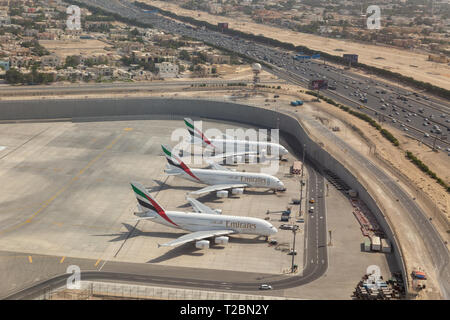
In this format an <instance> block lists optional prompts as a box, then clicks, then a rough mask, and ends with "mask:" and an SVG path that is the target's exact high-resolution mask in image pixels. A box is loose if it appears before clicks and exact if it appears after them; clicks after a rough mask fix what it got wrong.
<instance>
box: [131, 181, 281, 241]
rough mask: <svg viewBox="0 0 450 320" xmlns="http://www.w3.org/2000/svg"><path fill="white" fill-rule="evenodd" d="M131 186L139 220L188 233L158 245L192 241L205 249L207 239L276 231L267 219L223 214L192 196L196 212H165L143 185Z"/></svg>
mask: <svg viewBox="0 0 450 320" xmlns="http://www.w3.org/2000/svg"><path fill="white" fill-rule="evenodd" d="M131 188H132V189H133V191H134V193H135V195H136V199H137V201H138V207H139V208H140V209H141V212H136V213H135V215H137V216H139V217H140V218H139V220H148V219H149V220H152V221H153V222H155V223H159V224H162V225H165V226H168V227H172V228H176V229H182V230H185V231H189V232H190V233H188V234H186V235H183V236H181V237H179V238H177V239H175V240H172V241H169V242H167V243H164V244H158V247H173V246H177V245H181V244H184V243H188V242H191V241H195V247H196V248H198V249H207V248H209V244H210V241H209V240H205V239H207V238H214V243H215V244H227V243H228V241H229V237H228V235H230V234H238V233H241V234H255V235H259V236H265V237H266V239H268V237H269V236H271V235H273V234H275V233H277V231H278V230H277V229H276V228H275V227H274V226H273V225H272V224H270V223H269V222H267V221H266V220H263V219H258V218H252V217H238V216H228V215H222V214H220V213H218V212H217V211H215V210H213V209H211V208H209V207H208V206H206V205H204V204H202V203H200V202H199V201H197V200H194V199H190V200H194V203H195V202H197V203H198V204H200V206H197V207H196V209H195V210H196V211H197V212H181V211H167V210H164V209H163V208H162V207H161V206H160V205H159V204H158V202H156V200H155V199H154V198H153V197H152V196H151V195H150V194H149V193H148V191H147V190H146V189H145V187H144V186H143V185H142V184H140V183H138V182H131ZM191 204H192V202H191Z"/></svg>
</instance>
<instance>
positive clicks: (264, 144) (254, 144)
mask: <svg viewBox="0 0 450 320" xmlns="http://www.w3.org/2000/svg"><path fill="white" fill-rule="evenodd" d="M184 123H185V124H186V126H187V129H188V131H189V133H190V135H191V137H192V142H193V143H202V144H203V146H204V147H207V148H208V147H210V148H212V149H213V150H214V152H215V153H216V154H220V153H224V152H226V149H227V148H232V149H233V151H234V150H238V152H240V151H243V152H251V151H256V154H258V155H259V154H261V153H263V154H272V155H273V154H278V155H279V157H280V158H281V157H282V156H284V155H286V154H288V153H289V152H288V151H287V149H286V148H285V147H283V146H282V145H281V144H278V143H274V142H268V141H251V140H237V139H235V137H230V136H225V137H224V138H223V139H209V138H208V137H207V136H206V135H204V134H203V132H202V131H201V130H199V129H198V128H196V127H195V126H194V121H192V119H190V118H184Z"/></svg>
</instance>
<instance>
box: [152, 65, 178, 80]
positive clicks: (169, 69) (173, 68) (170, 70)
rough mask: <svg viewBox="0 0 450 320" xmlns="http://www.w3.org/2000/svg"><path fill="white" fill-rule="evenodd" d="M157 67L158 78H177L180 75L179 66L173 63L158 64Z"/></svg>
mask: <svg viewBox="0 0 450 320" xmlns="http://www.w3.org/2000/svg"><path fill="white" fill-rule="evenodd" d="M155 67H156V68H157V69H158V76H160V77H161V78H175V77H176V76H177V75H178V73H179V68H178V65H176V64H174V63H171V62H161V63H156V64H155Z"/></svg>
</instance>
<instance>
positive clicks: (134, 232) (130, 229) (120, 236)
mask: <svg viewBox="0 0 450 320" xmlns="http://www.w3.org/2000/svg"><path fill="white" fill-rule="evenodd" d="M122 224H123V226H124V227H125V228H127V230H126V231H121V232H118V233H110V234H95V235H93V236H94V237H116V238H114V239H111V240H109V242H117V241H123V240H127V239H131V238H136V237H141V236H144V237H160V238H178V234H177V233H169V232H152V231H150V232H144V231H141V230H139V229H137V228H135V227H134V226H132V225H131V224H128V223H122Z"/></svg>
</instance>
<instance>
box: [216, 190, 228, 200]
mask: <svg viewBox="0 0 450 320" xmlns="http://www.w3.org/2000/svg"><path fill="white" fill-rule="evenodd" d="M227 197H228V191H226V190H220V191H217V198H227Z"/></svg>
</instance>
